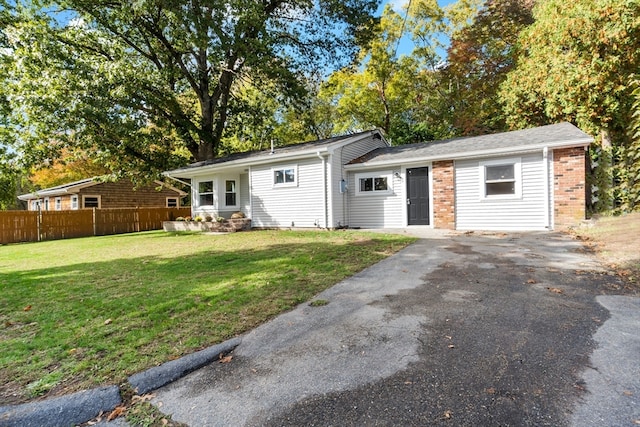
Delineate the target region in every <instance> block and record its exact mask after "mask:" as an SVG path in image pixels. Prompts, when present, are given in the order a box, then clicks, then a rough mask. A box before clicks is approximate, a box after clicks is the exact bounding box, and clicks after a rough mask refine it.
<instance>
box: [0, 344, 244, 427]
mask: <svg viewBox="0 0 640 427" xmlns="http://www.w3.org/2000/svg"><path fill="white" fill-rule="evenodd" d="M240 342H241V339H240V338H232V339H230V340H228V341H225V342H223V343H220V344H216V345H213V346H211V347H209V348H206V349H204V350H200V351H198V352H196V353H192V354H188V355H186V356H184V357H181V358H180V359H176V360H172V361H170V362H167V363H163V364H162V365H160V366H156V367H153V368H150V369H148V370H146V371H144V372H140V373H137V374H134V375H132V376H130V377H129V384H130V385H131V387H132V388H133V389H134V390H135V391H136V393H138V394H145V393H148V392H150V391H152V390H155V389H157V388H160V387H162V386H164V385H167V384H169V383H170V382H173V381H175V380H177V379H179V378H182V377H183V376H185V375H187V374H189V373H191V372H193V371H195V370H196V369H199V368H201V367H203V366H204V365H207V364H209V363H211V362H213V361H215V360H217V359H219V357H220V355H221V354H224V353H228V352H230V351H232V350H233V349H234V348H236V347H237V346H238V345H239V344H240ZM121 403H122V399H121V397H120V389H119V387H118V386H115V385H113V386H105V387H99V388H96V389H93V390H86V391H80V392H78V393H73V394H70V395H67V396H60V397H54V398H52V399H47V400H43V401H39V402H30V403H25V404H22V405H12V406H0V427H44V426H47V427H49V426H50V427H57V426H60V427H68V426H72V425H78V424H82V423H85V422H87V421H89V420H91V419H93V418H96V417H97V416H99V415H100V413H101V412H103V413H104V412H110V411H112V410H114V409H115V408H116V407H117V406H118V405H120V404H121Z"/></svg>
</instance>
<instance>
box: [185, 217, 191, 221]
mask: <svg viewBox="0 0 640 427" xmlns="http://www.w3.org/2000/svg"><path fill="white" fill-rule="evenodd" d="M184 220H185V221H187V222H189V221H191V220H192V219H191V217H190V216H185V217H184Z"/></svg>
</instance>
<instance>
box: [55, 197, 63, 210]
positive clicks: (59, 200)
mask: <svg viewBox="0 0 640 427" xmlns="http://www.w3.org/2000/svg"><path fill="white" fill-rule="evenodd" d="M56 210H57V211H61V210H62V198H61V197H56Z"/></svg>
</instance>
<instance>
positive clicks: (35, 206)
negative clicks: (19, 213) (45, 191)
mask: <svg viewBox="0 0 640 427" xmlns="http://www.w3.org/2000/svg"><path fill="white" fill-rule="evenodd" d="M41 205H42V201H41V200H40V199H35V200H32V201H31V210H32V211H37V210H40V206H41Z"/></svg>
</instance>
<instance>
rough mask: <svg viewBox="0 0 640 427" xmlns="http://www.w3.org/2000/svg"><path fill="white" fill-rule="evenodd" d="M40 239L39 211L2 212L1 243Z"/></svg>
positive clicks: (0, 224) (0, 216)
mask: <svg viewBox="0 0 640 427" xmlns="http://www.w3.org/2000/svg"><path fill="white" fill-rule="evenodd" d="M36 241H38V212H27V211H6V212H0V244H3V245H6V244H7V243H19V242H36Z"/></svg>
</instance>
